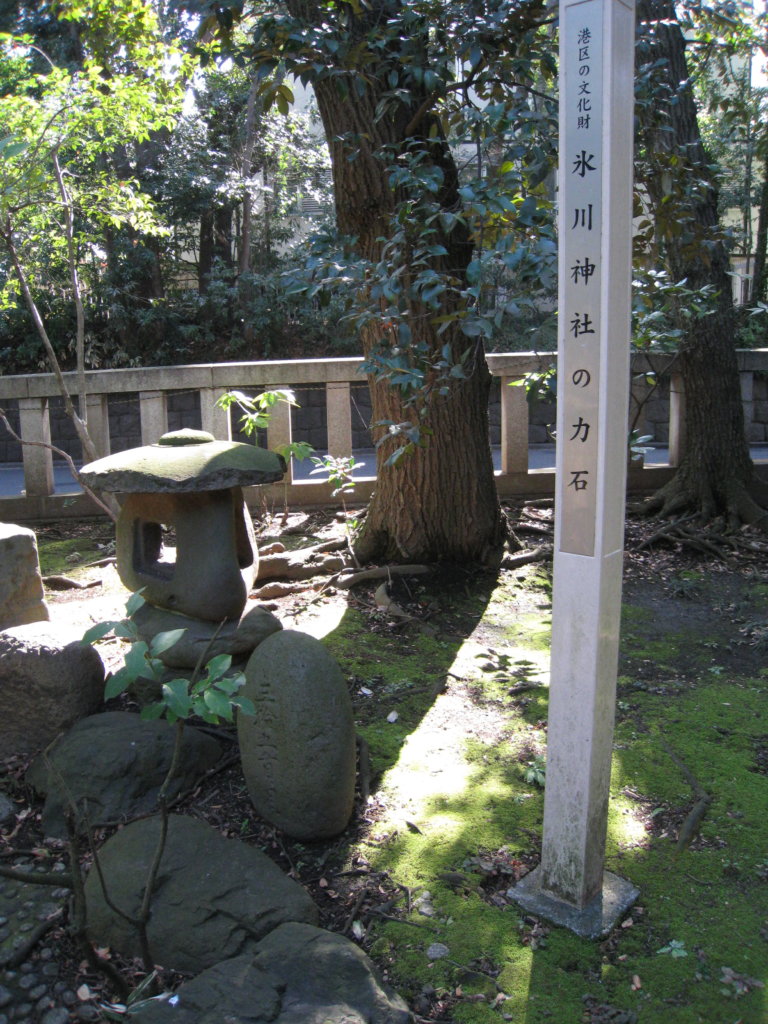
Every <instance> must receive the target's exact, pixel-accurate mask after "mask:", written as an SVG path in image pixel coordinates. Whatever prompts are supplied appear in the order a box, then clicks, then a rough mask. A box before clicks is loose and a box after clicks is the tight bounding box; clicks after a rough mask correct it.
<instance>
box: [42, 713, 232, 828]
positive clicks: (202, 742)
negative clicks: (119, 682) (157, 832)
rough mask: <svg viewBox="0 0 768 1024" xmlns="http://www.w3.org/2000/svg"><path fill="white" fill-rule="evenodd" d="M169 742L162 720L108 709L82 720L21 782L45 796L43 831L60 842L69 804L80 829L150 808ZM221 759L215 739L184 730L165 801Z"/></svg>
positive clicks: (169, 730)
mask: <svg viewBox="0 0 768 1024" xmlns="http://www.w3.org/2000/svg"><path fill="white" fill-rule="evenodd" d="M175 741H176V727H175V726H173V725H171V724H170V723H169V722H166V721H164V720H158V721H144V720H143V719H142V718H141V717H140V716H139V715H134V714H131V713H129V712H127V711H107V712H105V713H104V714H101V715H92V716H91V717H89V718H84V719H82V721H80V722H78V723H77V725H75V726H74V728H73V729H71V730H70V732H68V733H67V735H66V736H63V737H62V738H61V739H60V740H59V741H58V742H57V743H56V744H55V746H54V747H53V748H52V749H51V750H49V751H47V752H46V756H45V757H39V758H37V759H36V760H35V761H34V762H33V763H32V765H31V766H30V768H29V770H28V772H27V781H28V782H29V783H30V784H31V785H33V786H34V787H35V789H36V790H37V791H38V792H40V793H44V794H46V801H45V806H44V808H43V813H42V825H43V830H44V832H45V834H46V835H47V836H54V837H57V838H65V837H66V835H67V829H66V822H65V813H66V809H67V807H68V805H69V803H70V802H71V801H74V803H75V806H76V807H77V808H78V809H79V811H80V812H81V814H80V816H79V821H80V823H81V825H82V829H83V831H87V829H88V828H89V827H90V826H94V825H112V824H117V823H118V822H123V821H127V820H129V819H131V818H135V817H138V816H139V815H141V814H149V813H152V812H153V811H155V810H157V796H158V793H159V791H160V786H161V785H162V784H163V781H164V779H165V776H166V774H167V772H168V769H169V767H170V765H171V759H172V756H173V749H174V744H175ZM220 757H221V745H220V744H219V743H218V741H217V740H215V739H213V737H211V736H208V735H206V734H205V733H202V732H200V731H199V730H197V729H194V728H192V727H191V726H185V728H184V731H183V734H182V745H181V753H180V758H179V764H178V766H177V771H176V774H175V776H174V778H173V780H172V781H171V783H170V786H169V790H168V796H169V798H170V799H173V798H175V797H176V796H178V795H179V793H181V792H184V791H185V790H188V789H190V788H191V787H192V785H194V783H195V782H196V780H197V779H198V778H199V777H200V776H201V775H202V774H203V773H204V772H205V771H207V770H208V769H209V768H212V767H213V765H214V764H216V762H217V761H218V760H219V758H220ZM83 810H85V813H84V814H83V813H82V812H83Z"/></svg>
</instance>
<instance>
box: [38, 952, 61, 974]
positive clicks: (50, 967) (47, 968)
mask: <svg viewBox="0 0 768 1024" xmlns="http://www.w3.org/2000/svg"><path fill="white" fill-rule="evenodd" d="M41 959H42V957H41ZM40 973H41V974H44V975H45V977H46V978H55V977H56V975H57V974H58V973H59V965H58V964H44V965H43V969H42V971H41V972H40Z"/></svg>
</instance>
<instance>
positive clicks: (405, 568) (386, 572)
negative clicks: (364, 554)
mask: <svg viewBox="0 0 768 1024" xmlns="http://www.w3.org/2000/svg"><path fill="white" fill-rule="evenodd" d="M431 571H432V568H431V566H429V565H378V566H375V567H374V568H372V569H361V570H360V572H353V573H352V574H351V575H349V576H340V577H339V578H338V579H337V580H336V581H335V582H334V586H335V587H338V589H339V590H349V588H350V587H354V586H355V585H356V584H358V583H366V582H368V581H370V580H387V579H389V578H390V577H391V576H423V575H424V574H425V573H428V572H431Z"/></svg>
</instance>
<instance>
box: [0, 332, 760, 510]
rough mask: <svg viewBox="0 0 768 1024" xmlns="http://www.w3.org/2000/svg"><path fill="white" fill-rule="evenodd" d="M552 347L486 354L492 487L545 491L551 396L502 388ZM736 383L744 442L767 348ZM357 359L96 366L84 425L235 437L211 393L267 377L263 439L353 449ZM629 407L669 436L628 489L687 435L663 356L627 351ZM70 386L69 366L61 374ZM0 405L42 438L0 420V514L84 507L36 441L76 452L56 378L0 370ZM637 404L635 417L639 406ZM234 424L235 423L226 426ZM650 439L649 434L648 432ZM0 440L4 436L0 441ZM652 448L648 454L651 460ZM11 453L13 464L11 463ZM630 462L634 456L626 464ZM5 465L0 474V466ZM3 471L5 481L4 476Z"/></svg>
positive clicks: (315, 493)
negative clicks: (536, 398)
mask: <svg viewBox="0 0 768 1024" xmlns="http://www.w3.org/2000/svg"><path fill="white" fill-rule="evenodd" d="M553 360H554V356H552V355H549V354H547V355H537V354H532V353H511V354H509V353H504V354H501V353H496V354H492V355H490V356H489V357H488V362H489V365H490V368H491V371H492V373H493V375H494V377H495V378H497V380H498V383H497V384H496V386H495V388H494V397H493V400H492V405H491V408H490V414H491V416H490V418H491V437H490V443H491V445H492V446H493V447H494V448H495V459H496V465H497V484H498V490H499V493H500V495H501V496H502V497H513V496H523V495H525V496H534V495H545V494H549V493H551V492H552V490H553V480H554V471H553V468H552V464H553V463H552V460H551V459H550V460H549V461H550V463H551V464H550V465H549V466H547V468H540V469H536V468H533V464H534V463H535V461H536V460H534V459H530V458H529V455H530V452H531V451H535V450H536V448H537V447H538V446H539V445H541V444H542V443H546V442H547V441H549V442H550V444H551V441H552V438H551V434H549V433H548V425H551V424H553V423H554V419H555V412H554V407H553V406H552V405H547V404H539V405H536V404H535V403H534V404H531V403H530V402H528V401H527V400H526V391H525V389H524V388H523V387H507V386H506V385H507V384H509V383H511V382H512V381H515V380H519V379H520V378H521V377H523V376H524V375H525V374H528V373H531V372H537V371H541V370H543V369H546V368H547V367H548V366H550V365H552V362H553ZM739 360H740V372H741V381H742V394H743V398H744V404H745V417H746V421H747V428H748V436H749V437H750V440H751V441H753V442H757V443H759V442H765V441H766V440H768V391H767V390H766V379H768V350H764V349H763V350H756V351H749V352H740V353H739ZM359 362H360V361H359V359H357V358H351V359H307V360H291V361H284V362H278V361H270V362H253V363H211V364H205V365H194V366H168V367H150V368H147V369H124V370H94V371H89V372H88V373H87V375H86V376H87V391H88V399H87V402H88V424H89V429H90V432H91V435H92V437H93V439H94V442H95V444H96V446H97V449H98V450H99V452H100V453H101V454H109V453H110V452H112V451H118V450H121V449H125V448H128V447H135V446H137V445H139V444H148V443H151V442H153V441H156V440H157V438H158V437H159V436H160V435H161V434H163V433H164V432H166V431H167V430H169V429H178V428H179V427H182V426H191V427H198V428H202V429H204V430H208V431H210V433H212V434H213V435H214V436H216V437H218V438H223V439H224V438H229V437H232V436H233V428H232V424H231V419H230V416H229V414H228V413H227V412H226V411H224V410H222V409H221V408H220V407H219V406H217V405H216V400H217V398H218V397H219V396H220V395H221V394H222V393H224V392H225V391H227V390H230V389H234V388H237V389H239V390H243V391H246V392H248V393H251V394H257V393H258V392H259V391H262V390H264V389H267V388H279V387H283V388H292V389H293V390H295V391H296V393H297V396H298V399H299V402H300V405H301V407H300V408H299V409H291V408H290V407H289V406H288V405H286V404H283V403H280V404H278V405H277V406H275V407H274V409H273V411H272V417H271V420H270V424H269V427H268V429H267V431H266V439H263V440H262V443H264V440H265V442H266V445H267V446H268V447H270V448H274V447H276V446H278V445H281V444H284V443H286V442H289V441H291V440H310V442H311V443H312V444H314V446H315V447H316V448H317V449H318V451H319V452H328V453H330V454H331V455H334V456H344V455H350V454H352V453H353V452H355V453H356V454H357V453H358V452H360V451H361V450H365V449H370V448H371V440H370V435H369V433H368V429H367V428H368V423H369V420H370V406H369V404H368V395H367V386H366V382H365V379H364V378H363V377H361V375H360V374H359V372H358V366H359ZM650 370H653V371H655V372H656V374H657V377H658V380H659V382H660V383H659V385H658V386H657V387H656V388H650V387H649V384H648V382H647V380H646V374H647V372H648V371H650ZM632 374H633V409H632V412H631V416H630V420H631V421H634V420H635V419H637V423H636V425H637V427H638V428H639V430H640V432H641V433H649V434H652V435H653V436H654V438H655V440H656V442H657V443H661V444H663V445H664V446H665V448H666V447H668V451H669V456H668V458H667V460H666V464H665V465H654V466H650V467H646V468H645V469H635V468H633V469H632V472H631V473H630V486H631V488H632V490H633V491H642V490H649V489H651V488H653V487H656V486H658V485H659V484H660V483H661V482H662V481H663V480H664V479H665V478H667V477H668V476H669V474H670V472H671V468H670V467H674V466H675V465H677V463H678V462H679V459H680V456H681V453H682V450H683V445H684V443H685V438H684V432H683V400H684V399H683V395H682V388H681V384H680V379H679V375H677V374H676V373H675V370H674V363H673V362H672V360H671V359H670V358H669V357H665V356H658V357H653V358H648V357H636V358H635V359H634V360H633V367H632ZM66 376H67V379H68V384H69V386H70V387H71V388H72V389H73V390H74V387H75V381H74V375H71V374H68V375H66ZM0 408H2V409H3V410H4V411H5V414H6V415H7V416H8V419H9V421H10V422H11V424H12V425H13V427H14V429H15V430H16V432H17V433H18V434H19V435H20V436H21V438H22V439H23V440H25V441H35V442H43V444H38V445H23V446H19V445H18V444H16V443H15V442H13V441H12V439H10V437H9V436H8V435H6V434H5V432H4V430H3V428H2V427H0V484H2V482H3V479H5V481H6V483H5V485H4V486H2V487H1V488H0V494H2V495H3V496H2V497H0V520H4V521H16V522H20V521H21V522H23V521H34V520H41V519H51V518H57V517H60V516H81V515H87V514H93V513H94V511H95V509H94V506H93V505H92V504H91V503H90V502H89V500H88V499H87V498H85V497H84V496H83V495H82V494H77V495H74V496H73V495H71V494H68V495H65V494H63V493H56V486H55V483H54V476H55V474H54V470H55V460H54V456H53V455H52V452H51V450H50V449H49V448H47V447H45V443H46V442H47V443H53V444H54V445H57V446H58V447H60V448H62V449H64V450H67V451H69V453H70V454H71V455H72V457H73V458H74V459H75V461H76V462H77V461H79V459H80V451H79V444H78V443H77V442H76V441H73V437H72V433H71V431H69V433H68V427H69V424H68V421H66V418H65V417H63V415H62V413H61V401H60V398H59V397H58V392H57V387H56V382H55V380H54V378H53V376H52V375H50V374H40V375H30V376H16V377H14V376H9V377H4V378H2V379H0ZM638 410H640V413H639V416H638V415H637V413H638ZM234 433H235V435H237V431H236V429H235V431H234ZM651 443H653V442H651ZM3 445H4V447H3ZM659 461H660V460H659V459H656V462H659ZM365 462H366V466H365V470H363V472H362V473H361V474H360V482H359V483H358V485H357V487H356V491H355V498H356V500H360V501H364V500H365V499H366V498H367V497H369V495H370V493H371V491H372V490H373V487H374V484H375V479H374V477H373V476H372V475H363V474H364V473H367V474H371V471H372V469H373V467H374V463H375V457H374V455H373V453H372V452H370V451H369V452H368V453H367V457H365ZM14 463H15V464H16V467H18V464H19V463H21V466H22V468H23V483H22V475H21V473H19V472H18V468H16V471H15V474H14ZM633 466H634V464H633ZM4 474H5V475H4ZM11 478H13V479H14V480H16V481H17V482H18V486H17V489H16V490H15V492H14V485H13V484H11V485H10V486H9V483H8V481H10V480H11ZM330 492H331V488H330V487H329V485H328V484H327V483H324V482H323V481H322V480H321V479H318V478H317V477H309V478H307V472H306V469H301V468H300V467H297V466H296V464H295V463H294V465H293V466H292V467H290V468H289V472H288V474H287V476H286V480H285V481H284V483H282V484H275V485H272V486H271V487H265V488H261V489H260V490H259V491H258V492H257V491H253V492H252V493H250V494H249V495H248V499H249V502H250V503H251V504H254V505H256V504H260V503H266V504H268V505H275V506H280V507H282V505H283V504H284V503H288V504H289V505H291V506H299V507H311V506H317V505H321V504H327V503H328V502H329V501H330V500H331V493H330Z"/></svg>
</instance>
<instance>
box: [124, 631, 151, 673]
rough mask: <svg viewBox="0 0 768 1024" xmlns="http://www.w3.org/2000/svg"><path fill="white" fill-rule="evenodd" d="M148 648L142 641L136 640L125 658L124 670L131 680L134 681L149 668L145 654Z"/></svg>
mask: <svg viewBox="0 0 768 1024" xmlns="http://www.w3.org/2000/svg"><path fill="white" fill-rule="evenodd" d="M148 653H149V648H148V647H147V645H146V644H145V643H144V641H143V640H137V641H136V643H135V644H133V646H132V647H131V648H130V649H129V651H128V653H127V654H126V656H125V670H126V672H127V673H128V674H129V675H130V677H131V678H132V679H136V677H137V676H140V675H141V674H142V673H143V672H146V671H147V669H148V668H149V666H148V664H147V654H148Z"/></svg>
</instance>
